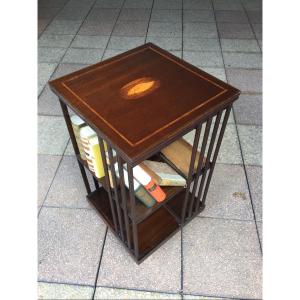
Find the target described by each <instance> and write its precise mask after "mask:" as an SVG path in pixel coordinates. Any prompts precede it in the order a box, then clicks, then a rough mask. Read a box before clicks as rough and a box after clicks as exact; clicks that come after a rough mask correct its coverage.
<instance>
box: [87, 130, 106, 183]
mask: <svg viewBox="0 0 300 300" xmlns="http://www.w3.org/2000/svg"><path fill="white" fill-rule="evenodd" d="M89 147H90V156H91V159H92V162H93V166H94V172H95V175H96V177H97V178H102V177H104V175H105V172H104V167H103V162H102V156H101V153H100V146H99V140H98V137H97V136H94V137H92V138H90V139H89Z"/></svg>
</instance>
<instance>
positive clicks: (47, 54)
mask: <svg viewBox="0 0 300 300" xmlns="http://www.w3.org/2000/svg"><path fill="white" fill-rule="evenodd" d="M66 50H67V49H66V48H52V47H39V48H38V62H39V63H41V62H49V63H53V62H59V61H60V60H61V58H62V57H63V55H64V54H65V52H66Z"/></svg>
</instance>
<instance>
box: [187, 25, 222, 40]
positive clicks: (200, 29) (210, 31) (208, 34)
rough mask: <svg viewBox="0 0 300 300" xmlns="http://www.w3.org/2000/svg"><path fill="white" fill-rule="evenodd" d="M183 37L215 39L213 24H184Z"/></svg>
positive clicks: (215, 32)
mask: <svg viewBox="0 0 300 300" xmlns="http://www.w3.org/2000/svg"><path fill="white" fill-rule="evenodd" d="M183 36H184V37H187V38H217V37H218V32H217V27H216V25H215V23H184V24H183Z"/></svg>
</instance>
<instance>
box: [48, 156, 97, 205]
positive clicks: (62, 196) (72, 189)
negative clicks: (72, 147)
mask: <svg viewBox="0 0 300 300" xmlns="http://www.w3.org/2000/svg"><path fill="white" fill-rule="evenodd" d="M87 174H88V175H90V174H89V172H88V171H87ZM89 177H90V179H91V176H89ZM44 205H46V206H55V207H69V208H92V207H91V205H90V204H89V202H88V201H87V200H86V189H85V186H84V183H83V180H82V177H81V173H80V170H79V167H78V163H77V159H76V157H75V156H73V155H72V156H71V155H69V156H64V157H63V159H62V161H61V164H60V166H59V168H58V170H57V173H56V176H55V178H54V180H53V183H52V185H51V188H50V190H49V193H48V195H47V198H46V200H45V202H44Z"/></svg>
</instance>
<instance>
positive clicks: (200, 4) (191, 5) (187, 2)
mask: <svg viewBox="0 0 300 300" xmlns="http://www.w3.org/2000/svg"><path fill="white" fill-rule="evenodd" d="M183 9H204V10H209V9H212V5H211V1H210V0H184V1H183Z"/></svg>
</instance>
